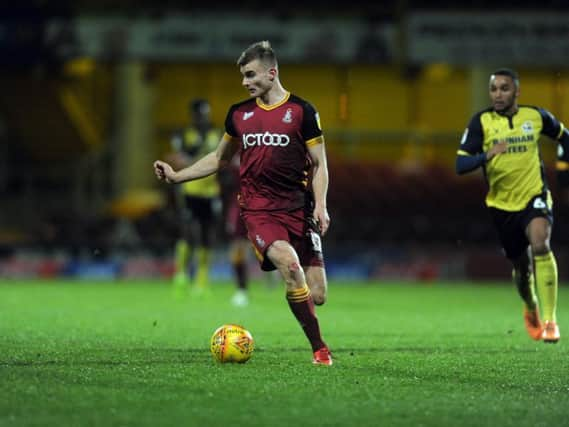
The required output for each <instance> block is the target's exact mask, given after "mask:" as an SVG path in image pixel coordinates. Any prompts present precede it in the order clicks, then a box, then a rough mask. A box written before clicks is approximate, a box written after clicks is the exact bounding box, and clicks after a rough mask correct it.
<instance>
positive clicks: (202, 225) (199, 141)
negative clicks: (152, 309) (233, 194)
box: [169, 99, 221, 296]
mask: <svg viewBox="0 0 569 427" xmlns="http://www.w3.org/2000/svg"><path fill="white" fill-rule="evenodd" d="M189 110H190V114H191V117H192V123H191V125H190V126H188V127H186V128H185V129H183V130H182V131H181V132H179V133H177V134H175V135H174V136H173V138H172V141H171V143H172V149H173V154H172V155H171V156H170V157H169V160H170V161H171V162H172V163H173V164H174V165H176V167H178V168H184V167H187V166H189V165H190V164H192V163H194V162H195V161H196V160H197V159H199V158H201V157H203V156H204V155H205V154H207V153H209V152H210V151H212V150H214V149H215V147H217V143H218V142H219V139H220V138H221V131H220V130H218V129H216V128H215V127H213V126H212V124H211V122H210V105H209V103H208V102H207V101H206V100H205V99H195V100H193V101H191V102H190V105H189ZM176 196H177V200H176V202H177V205H178V208H179V212H180V218H179V220H180V231H181V236H180V239H179V240H178V242H177V243H176V249H175V268H176V270H175V274H174V283H173V284H174V290H175V293H176V295H177V296H181V295H183V294H184V293H185V291H186V288H187V286H188V267H189V266H190V264H195V274H194V278H193V282H194V290H196V291H203V290H204V289H206V287H207V286H208V281H209V268H210V258H211V245H212V241H213V238H214V234H215V226H216V223H217V220H218V219H219V215H220V211H221V201H220V189H219V183H218V181H217V177H216V176H215V175H211V176H209V177H206V178H204V179H201V180H199V181H191V182H185V183H183V184H181V185H180V186H177V194H176ZM192 261H195V262H193V263H192Z"/></svg>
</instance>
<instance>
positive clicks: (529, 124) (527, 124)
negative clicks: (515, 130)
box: [522, 120, 533, 133]
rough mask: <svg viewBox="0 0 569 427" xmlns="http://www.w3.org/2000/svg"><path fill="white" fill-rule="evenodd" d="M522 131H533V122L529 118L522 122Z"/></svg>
mask: <svg viewBox="0 0 569 427" xmlns="http://www.w3.org/2000/svg"><path fill="white" fill-rule="evenodd" d="M522 131H523V132H524V133H532V132H533V123H532V122H530V121H529V120H528V121H527V122H524V123H523V124H522Z"/></svg>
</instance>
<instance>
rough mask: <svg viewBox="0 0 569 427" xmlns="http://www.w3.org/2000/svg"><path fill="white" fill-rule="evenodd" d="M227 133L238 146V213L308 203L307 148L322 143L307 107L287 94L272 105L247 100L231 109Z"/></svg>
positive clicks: (317, 122)
mask: <svg viewBox="0 0 569 427" xmlns="http://www.w3.org/2000/svg"><path fill="white" fill-rule="evenodd" d="M225 132H226V138H231V140H232V143H234V144H239V155H240V159H241V165H240V170H239V181H240V190H239V191H240V194H239V200H240V205H241V208H242V209H244V210H294V209H298V208H300V207H303V206H305V205H306V203H308V201H309V200H310V194H311V193H310V191H309V189H308V174H309V170H310V166H311V163H310V156H309V154H308V147H309V146H312V145H315V144H321V143H323V142H324V137H323V136H322V130H321V128H320V119H319V117H318V113H317V112H316V110H315V109H314V107H313V106H312V105H311V104H310V103H308V102H307V101H305V100H303V99H301V98H299V97H297V96H295V95H292V94H290V93H287V95H286V96H285V98H284V99H283V100H282V101H281V102H279V103H278V104H275V105H270V106H269V105H264V104H263V103H262V102H261V101H260V100H259V99H258V98H252V99H249V100H247V101H244V102H241V103H239V104H235V105H233V106H232V107H231V108H230V109H229V112H228V113H227V118H226V120H225Z"/></svg>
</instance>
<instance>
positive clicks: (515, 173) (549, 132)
mask: <svg viewBox="0 0 569 427" xmlns="http://www.w3.org/2000/svg"><path fill="white" fill-rule="evenodd" d="M519 95H520V82H519V78H518V74H517V73H516V72H515V71H513V70H510V69H506V68H504V69H500V70H497V71H495V72H494V73H493V74H492V75H491V76H490V100H491V102H492V106H491V107H490V108H488V109H485V110H483V111H481V112H478V113H477V114H475V115H474V116H473V117H472V119H471V120H470V123H469V124H468V127H467V129H466V130H465V132H464V135H463V137H462V140H461V142H460V148H459V150H458V156H457V160H456V170H457V172H458V173H459V174H464V173H467V172H470V171H473V170H475V169H477V168H478V167H482V168H483V170H484V175H485V176H486V179H487V181H488V185H489V191H488V194H487V196H486V206H487V207H488V209H489V210H490V213H491V215H492V217H493V219H494V224H495V226H496V229H497V231H498V236H499V239H500V243H501V245H502V247H503V248H504V252H505V254H506V257H507V258H508V259H509V260H510V261H511V262H512V264H513V273H512V274H513V279H514V282H515V284H516V286H517V288H518V292H519V294H520V296H521V298H522V299H523V301H524V303H525V307H524V321H525V325H526V329H527V331H528V334H529V335H530V337H531V338H533V339H535V340H543V341H544V342H546V343H556V342H558V341H559V327H558V325H557V319H556V306H557V264H556V261H555V257H554V255H553V252H552V251H551V248H550V245H549V240H550V238H551V229H552V225H553V213H552V198H551V193H550V192H549V189H548V187H547V182H546V180H545V171H544V166H543V163H542V160H541V156H540V152H539V146H538V140H539V138H540V136H541V135H542V134H543V135H546V136H548V137H549V138H551V139H553V140H555V141H557V142H558V143H559V146H558V147H559V150H558V161H557V164H556V167H557V170H558V178H559V183H560V184H561V185H562V186H567V185H569V132H568V131H567V129H566V128H565V126H563V123H561V122H559V121H558V120H557V119H556V118H555V117H554V116H553V115H552V114H551V113H550V112H548V111H547V110H545V109H543V108H539V107H534V106H526V105H518V97H519ZM535 288H537V295H536V293H535ZM540 307H541V317H542V319H543V322H542V320H541V318H540Z"/></svg>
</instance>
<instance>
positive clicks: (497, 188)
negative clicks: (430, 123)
mask: <svg viewBox="0 0 569 427" xmlns="http://www.w3.org/2000/svg"><path fill="white" fill-rule="evenodd" d="M541 135H546V136H548V137H550V138H551V139H553V140H557V141H558V142H559V149H558V161H557V164H556V167H557V170H558V172H559V173H558V177H559V181H560V183H561V184H567V185H569V132H568V131H567V129H566V128H565V126H564V125H563V123H561V122H560V121H558V120H557V119H556V118H555V117H554V116H553V115H552V114H551V113H550V112H548V111H547V110H545V109H543V108H538V107H533V106H519V109H518V111H517V112H516V113H515V114H514V115H513V116H512V117H508V116H505V115H502V114H499V113H497V112H496V111H494V110H493V109H491V108H489V109H486V110H483V111H481V112H478V113H476V114H475V115H474V116H473V117H472V119H471V120H470V123H469V125H468V128H466V130H465V131H464V134H463V137H462V140H461V142H460V148H459V150H458V153H457V154H458V157H459V158H458V159H457V160H460V157H461V156H481V157H480V158H481V159H482V160H481V165H482V166H483V168H484V174H485V176H486V179H487V181H488V185H489V190H488V194H487V196H486V205H487V206H488V207H494V208H498V209H502V210H505V211H511V212H514V211H520V210H523V209H524V208H525V207H526V205H527V204H528V203H529V201H530V200H531V198H532V197H534V196H536V195H539V194H542V193H543V192H548V188H547V182H546V179H545V173H544V167H543V162H542V159H541V154H540V151H539V145H538V141H539V138H540V136H541ZM501 141H506V142H507V144H508V149H507V151H506V152H505V153H502V154H500V155H497V156H495V157H494V158H492V159H491V160H490V161H488V162H486V161H485V159H486V157H485V154H484V153H486V151H488V150H489V149H490V148H491V147H492V146H493V145H494V144H497V143H499V142H501ZM457 168H458V162H457Z"/></svg>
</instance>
